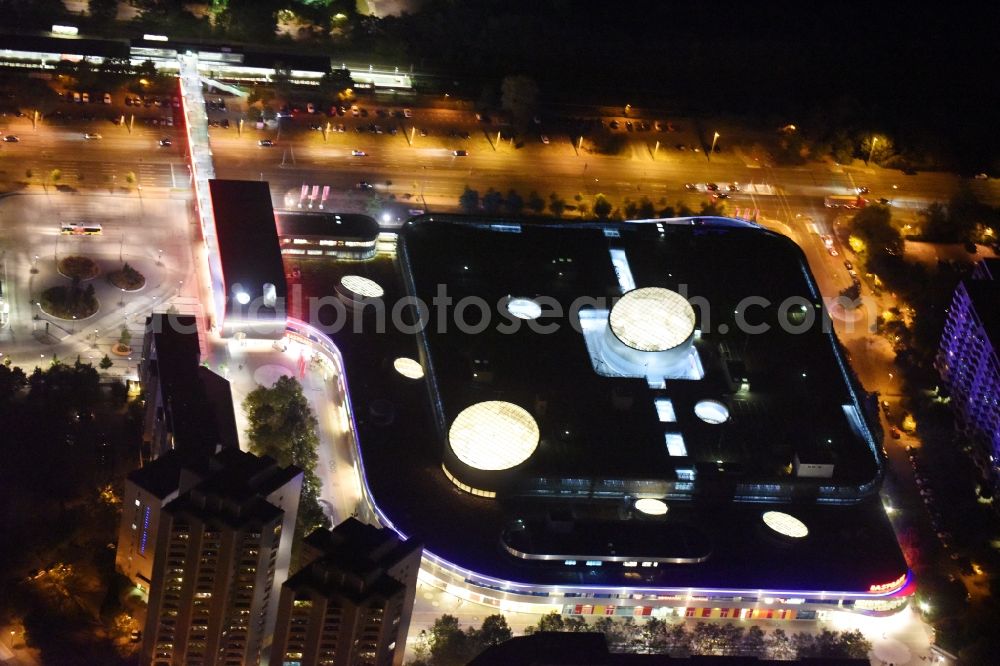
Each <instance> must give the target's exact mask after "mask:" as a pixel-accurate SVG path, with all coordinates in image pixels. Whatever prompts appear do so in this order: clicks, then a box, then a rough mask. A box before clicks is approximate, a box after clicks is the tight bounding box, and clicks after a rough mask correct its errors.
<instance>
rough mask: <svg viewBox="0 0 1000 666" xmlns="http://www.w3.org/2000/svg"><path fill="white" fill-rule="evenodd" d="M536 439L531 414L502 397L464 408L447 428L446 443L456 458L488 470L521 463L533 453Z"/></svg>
mask: <svg viewBox="0 0 1000 666" xmlns="http://www.w3.org/2000/svg"><path fill="white" fill-rule="evenodd" d="M538 438H539V431H538V424H537V423H536V422H535V419H534V418H532V416H531V414H529V413H528V412H527V410H525V409H524V408H522V407H519V406H517V405H515V404H513V403H510V402H503V401H501V400H488V401H486V402H480V403H477V404H475V405H472V406H471V407H466V408H465V409H463V410H462V411H461V412H460V413H459V415H458V416H457V417H455V420H454V421H453V422H452V424H451V429H450V430H449V431H448V443H449V444H450V445H451V449H452V451H454V452H455V455H456V456H458V459H459V460H461V461H462V462H463V463H465V464H466V465H468V466H469V467H473V468H475V469H480V470H487V471H496V470H502V469H510V468H511V467H514V466H516V465H520V464H521V463H523V462H524V461H525V460H527V459H528V458H530V457H531V454H532V453H534V452H535V449H536V448H537V447H538Z"/></svg>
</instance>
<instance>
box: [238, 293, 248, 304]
mask: <svg viewBox="0 0 1000 666" xmlns="http://www.w3.org/2000/svg"><path fill="white" fill-rule="evenodd" d="M236 302H237V303H239V304H240V305H246V304H247V303H249V302H250V294H248V293H247V292H245V291H238V292H236Z"/></svg>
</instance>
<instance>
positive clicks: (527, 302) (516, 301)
mask: <svg viewBox="0 0 1000 666" xmlns="http://www.w3.org/2000/svg"><path fill="white" fill-rule="evenodd" d="M507 311H508V312H510V313H511V314H512V315H514V316H515V317H517V318H518V319H538V318H539V317H540V316H542V306H541V305H539V304H538V303H537V302H535V301H533V300H531V299H530V298H512V299H510V300H509V301H507Z"/></svg>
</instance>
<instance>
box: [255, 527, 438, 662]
mask: <svg viewBox="0 0 1000 666" xmlns="http://www.w3.org/2000/svg"><path fill="white" fill-rule="evenodd" d="M303 550H304V552H303V559H304V560H305V561H308V562H309V564H307V565H306V566H305V567H303V568H302V569H301V570H300V571H299V572H298V573H296V574H295V575H293V576H292V577H291V578H289V579H288V581H287V582H285V584H284V585H283V586H282V589H281V600H280V604H279V608H278V621H277V624H276V627H275V633H274V642H273V646H272V651H271V661H270V663H271V665H272V666H276V665H280V666H390V665H392V666H399V665H400V664H402V663H403V653H404V648H405V646H406V634H407V630H408V629H409V625H410V614H411V612H412V610H413V600H414V595H415V592H416V585H417V572H418V571H419V569H420V555H421V550H422V549H421V546H420V544H419V543H418V542H416V541H415V540H414V539H408V540H406V541H401V540H400V539H399V538H397V537H396V535H395V534H394V533H393V532H392V531H390V530H386V529H378V528H375V527H372V526H370V525H365V524H364V523H361V522H360V521H358V520H356V519H354V518H349V519H348V520H346V521H345V522H343V523H341V524H340V525H338V526H337V527H336V528H335V529H333V530H332V531H327V530H317V531H316V532H313V533H312V534H310V535H309V536H308V537H307V538H306V543H305V546H304V549H303Z"/></svg>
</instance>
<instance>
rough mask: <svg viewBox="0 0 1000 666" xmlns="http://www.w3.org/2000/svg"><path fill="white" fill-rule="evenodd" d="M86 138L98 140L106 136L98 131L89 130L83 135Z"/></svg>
mask: <svg viewBox="0 0 1000 666" xmlns="http://www.w3.org/2000/svg"><path fill="white" fill-rule="evenodd" d="M83 138H84V139H90V140H91V141H96V140H97V139H103V138H104V137H103V136H101V135H100V134H98V133H97V132H87V133H86V134H84V135H83Z"/></svg>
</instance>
